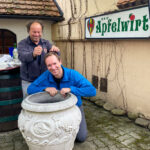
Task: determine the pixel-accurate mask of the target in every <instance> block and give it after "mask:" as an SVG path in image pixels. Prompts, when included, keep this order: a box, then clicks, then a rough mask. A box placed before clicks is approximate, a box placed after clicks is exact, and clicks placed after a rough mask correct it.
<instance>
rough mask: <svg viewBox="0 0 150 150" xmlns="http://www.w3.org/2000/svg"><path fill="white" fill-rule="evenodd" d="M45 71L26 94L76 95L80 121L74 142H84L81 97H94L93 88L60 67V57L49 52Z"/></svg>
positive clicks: (84, 80)
mask: <svg viewBox="0 0 150 150" xmlns="http://www.w3.org/2000/svg"><path fill="white" fill-rule="evenodd" d="M45 64H46V66H47V69H48V70H47V71H45V72H44V73H43V74H42V75H41V76H40V77H38V78H37V79H36V80H35V81H34V82H33V83H31V84H30V86H29V87H28V89H27V92H28V94H34V93H37V92H42V91H47V92H48V93H49V94H50V95H51V96H55V95H56V94H57V92H58V91H60V94H62V95H63V96H65V95H66V94H67V93H69V92H71V93H72V94H74V95H76V97H77V99H78V101H77V104H76V105H77V106H78V107H79V109H80V111H81V114H82V120H81V123H80V128H79V132H78V134H77V137H76V141H78V142H84V141H85V139H86V137H87V125H86V120H85V115H84V110H83V106H82V100H81V96H83V97H90V96H95V95H96V89H95V87H94V86H93V85H92V84H91V83H90V82H89V81H88V80H87V79H86V78H85V77H83V76H82V75H81V74H80V73H79V72H77V71H75V70H73V69H69V68H65V67H63V66H62V63H61V60H60V56H58V55H57V53H56V52H49V53H48V54H46V56H45Z"/></svg>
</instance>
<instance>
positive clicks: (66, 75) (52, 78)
mask: <svg viewBox="0 0 150 150" xmlns="http://www.w3.org/2000/svg"><path fill="white" fill-rule="evenodd" d="M61 67H62V69H63V71H64V76H63V78H62V79H61V81H64V82H65V81H69V77H68V71H67V68H65V67H64V66H63V65H61ZM49 81H50V82H55V81H54V77H53V75H52V74H51V73H50V72H49Z"/></svg>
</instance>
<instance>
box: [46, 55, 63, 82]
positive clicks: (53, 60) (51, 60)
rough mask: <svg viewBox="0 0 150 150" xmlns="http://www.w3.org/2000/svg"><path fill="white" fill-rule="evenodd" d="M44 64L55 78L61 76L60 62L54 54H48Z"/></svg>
mask: <svg viewBox="0 0 150 150" xmlns="http://www.w3.org/2000/svg"><path fill="white" fill-rule="evenodd" d="M45 64H46V66H47V69H48V70H49V72H51V74H52V75H53V76H54V77H55V78H57V79H60V78H61V77H62V76H63V70H62V67H61V64H62V63H61V61H60V60H58V58H57V57H56V56H55V55H51V56H48V57H47V58H46V59H45Z"/></svg>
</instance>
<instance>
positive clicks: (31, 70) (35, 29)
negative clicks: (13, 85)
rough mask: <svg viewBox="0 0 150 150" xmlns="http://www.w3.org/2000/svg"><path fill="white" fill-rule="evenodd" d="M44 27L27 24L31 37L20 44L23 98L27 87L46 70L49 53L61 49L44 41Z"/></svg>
mask: <svg viewBox="0 0 150 150" xmlns="http://www.w3.org/2000/svg"><path fill="white" fill-rule="evenodd" d="M43 29H44V26H43V24H42V23H41V22H40V21H32V22H30V23H29V24H27V32H28V33H29V36H28V37H27V38H26V39H24V40H22V41H20V42H19V44H18V57H19V59H20V61H21V68H20V76H21V80H22V91H23V97H24V98H25V97H26V96H27V87H28V86H29V84H30V83H31V82H33V81H34V80H35V79H36V78H37V77H38V76H40V75H41V74H42V73H43V72H44V71H45V70H46V66H45V63H44V56H45V54H46V53H47V52H49V51H56V52H58V51H59V49H58V48H57V47H55V46H52V44H51V43H50V42H49V41H48V40H45V39H42V38H41V37H42V32H43Z"/></svg>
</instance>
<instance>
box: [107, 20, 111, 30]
mask: <svg viewBox="0 0 150 150" xmlns="http://www.w3.org/2000/svg"><path fill="white" fill-rule="evenodd" d="M110 27H111V19H109V20H108V30H107V32H110Z"/></svg>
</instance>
